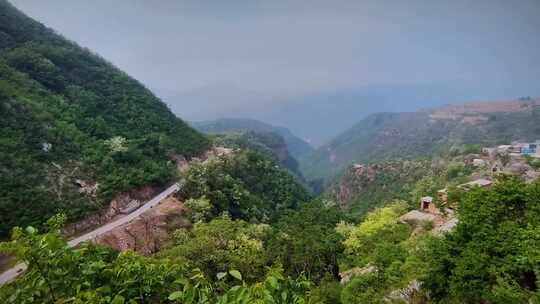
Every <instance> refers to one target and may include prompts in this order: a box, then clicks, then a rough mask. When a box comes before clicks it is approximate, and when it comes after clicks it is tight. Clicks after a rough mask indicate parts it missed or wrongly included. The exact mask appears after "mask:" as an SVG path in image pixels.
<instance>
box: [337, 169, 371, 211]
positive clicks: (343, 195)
mask: <svg viewBox="0 0 540 304" xmlns="http://www.w3.org/2000/svg"><path fill="white" fill-rule="evenodd" d="M380 169H381V168H380V165H378V164H375V165H363V164H354V165H353V166H352V167H351V168H350V169H349V170H348V171H347V172H346V173H345V175H344V176H343V177H342V178H341V180H340V183H339V186H338V188H337V189H336V191H335V192H334V193H335V197H336V199H337V201H338V202H339V204H340V206H342V207H344V206H345V205H346V204H347V202H349V201H350V200H351V199H353V197H354V196H355V195H356V194H357V193H358V192H361V191H362V190H363V189H364V187H366V186H368V185H369V184H370V183H371V182H373V181H374V180H375V177H376V176H377V172H378V170H380Z"/></svg>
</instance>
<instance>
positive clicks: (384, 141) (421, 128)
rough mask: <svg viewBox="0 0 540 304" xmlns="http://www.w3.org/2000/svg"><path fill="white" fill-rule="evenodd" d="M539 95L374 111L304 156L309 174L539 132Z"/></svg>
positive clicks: (326, 173)
mask: <svg viewBox="0 0 540 304" xmlns="http://www.w3.org/2000/svg"><path fill="white" fill-rule="evenodd" d="M539 122H540V99H531V98H523V99H520V100H514V101H498V102H495V101H493V102H474V103H467V104H463V105H447V106H443V107H439V108H435V109H428V110H422V111H418V112H403V113H376V114H372V115H369V116H368V117H366V118H365V119H362V120H361V121H360V122H358V123H357V124H356V125H354V126H353V127H352V128H350V129H349V130H347V131H345V132H343V133H342V134H340V135H338V136H337V137H335V138H334V139H333V140H332V141H330V142H329V143H328V144H326V145H324V146H322V147H320V148H318V149H317V151H316V152H315V153H313V154H312V155H311V156H310V157H307V158H305V159H303V160H302V162H301V169H302V172H303V173H304V175H305V176H306V178H308V179H310V180H317V179H319V180H328V179H329V178H331V177H333V176H335V175H337V174H338V173H340V172H341V171H342V170H343V169H344V168H345V167H346V166H348V165H350V164H352V163H353V162H358V163H371V162H375V161H381V160H389V159H414V158H420V157H429V156H432V155H433V154H436V153H445V151H450V150H451V149H452V148H460V147H463V146H464V145H468V144H497V143H509V142H511V141H512V140H519V139H521V140H535V139H537V138H540V124H539Z"/></svg>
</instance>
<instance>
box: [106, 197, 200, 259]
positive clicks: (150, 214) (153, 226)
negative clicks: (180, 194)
mask: <svg viewBox="0 0 540 304" xmlns="http://www.w3.org/2000/svg"><path fill="white" fill-rule="evenodd" d="M184 212H185V207H184V205H183V203H182V202H180V201H178V200H177V199H175V198H174V197H169V198H167V199H165V200H164V201H163V202H162V203H161V204H159V205H158V206H156V207H154V209H152V210H149V211H147V212H145V213H143V214H142V215H141V216H140V217H138V218H137V219H135V220H133V221H131V222H129V223H127V224H125V225H123V226H120V227H118V228H115V229H113V230H111V231H110V232H108V233H105V234H103V235H101V236H100V237H99V238H97V239H96V242H97V243H98V244H102V245H107V246H109V247H111V248H114V249H116V250H120V251H125V250H134V251H136V252H138V253H140V254H144V255H149V254H153V253H155V252H157V251H159V249H160V248H162V247H163V245H164V244H165V243H166V242H167V241H168V240H169V238H170V237H169V235H170V233H171V232H172V231H174V230H175V229H177V228H180V227H188V226H190V225H191V223H190V222H189V221H188V220H187V219H186V218H185V217H184V216H183V214H184Z"/></svg>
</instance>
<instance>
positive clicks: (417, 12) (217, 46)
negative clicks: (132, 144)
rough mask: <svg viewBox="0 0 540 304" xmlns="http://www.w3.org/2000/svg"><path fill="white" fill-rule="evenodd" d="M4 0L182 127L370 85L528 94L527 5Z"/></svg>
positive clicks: (534, 2) (534, 5)
mask: <svg viewBox="0 0 540 304" xmlns="http://www.w3.org/2000/svg"><path fill="white" fill-rule="evenodd" d="M11 1H12V2H13V3H14V4H15V5H16V6H17V7H19V8H20V9H22V10H23V11H24V12H26V13H27V14H29V15H30V16H32V17H34V18H36V19H38V20H39V21H41V22H43V23H45V24H46V25H48V26H50V27H52V28H54V29H56V30H57V31H58V32H60V33H61V34H63V35H64V36H65V37H67V38H69V39H72V40H75V41H76V42H78V43H80V44H81V45H83V46H85V47H88V48H90V49H92V50H94V51H96V52H97V53H99V54H100V55H102V56H103V57H105V58H106V59H108V60H109V61H111V62H113V63H114V64H116V65H117V66H119V67H120V68H121V69H123V70H125V71H127V72H128V73H129V74H131V75H132V76H134V77H135V78H137V79H139V80H140V81H142V82H143V83H144V84H146V85H147V86H148V87H149V88H151V89H152V90H154V91H155V92H156V93H157V94H158V95H160V96H162V97H164V99H165V100H166V101H167V102H168V103H170V104H172V106H173V108H174V109H175V110H176V111H177V112H178V113H179V114H180V116H183V117H184V118H187V119H208V118H213V117H217V116H222V115H228V116H234V113H230V112H231V111H232V110H234V109H242V108H243V107H245V106H246V105H247V104H249V105H250V106H251V107H252V108H254V109H258V110H262V109H265V108H271V107H272V106H273V103H278V102H281V103H283V102H286V100H287V99H288V98H289V97H295V98H297V97H298V96H303V95H310V96H312V95H317V94H318V92H327V91H334V92H335V91H339V90H341V89H355V88H366V87H370V86H385V85H388V86H393V85H417V84H429V85H437V86H443V87H445V88H449V89H451V90H453V91H458V92H459V91H460V90H463V91H466V92H468V93H467V94H464V95H463V97H464V98H465V97H469V96H470V97H473V98H479V99H486V98H508V97H517V96H523V95H534V96H537V95H540V81H539V80H540V1H539V0H513V1H508V0H470V1H464V0H463V1H462V0H446V1H442V0H425V1H414V0H407V1H402V0H396V1H384V0H374V1H362V0H350V1H349V0H327V1H318V0H306V1H301V0H288V1H284V0H267V1H260V0H245V1H244V0H208V1H207V0H193V1H182V0H176V1H173V0H152V1H151V0H146V1H143V0H92V1H88V0H46V1H44V0H11ZM201 95H202V97H201ZM218 99H219V100H218ZM194 101H195V102H194Z"/></svg>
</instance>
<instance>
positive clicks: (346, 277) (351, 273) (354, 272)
mask: <svg viewBox="0 0 540 304" xmlns="http://www.w3.org/2000/svg"><path fill="white" fill-rule="evenodd" d="M376 271H377V267H375V266H373V265H368V266H366V267H354V268H351V269H349V270H346V271H343V272H340V273H339V277H340V278H341V281H340V283H341V285H345V284H347V283H349V282H350V281H351V280H352V279H353V278H354V277H355V276H360V275H364V274H369V273H374V272H376Z"/></svg>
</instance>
